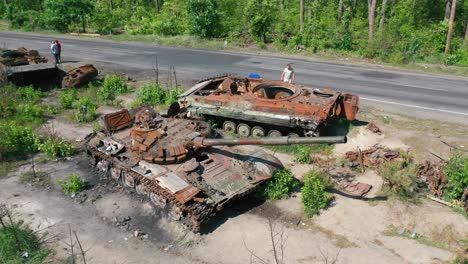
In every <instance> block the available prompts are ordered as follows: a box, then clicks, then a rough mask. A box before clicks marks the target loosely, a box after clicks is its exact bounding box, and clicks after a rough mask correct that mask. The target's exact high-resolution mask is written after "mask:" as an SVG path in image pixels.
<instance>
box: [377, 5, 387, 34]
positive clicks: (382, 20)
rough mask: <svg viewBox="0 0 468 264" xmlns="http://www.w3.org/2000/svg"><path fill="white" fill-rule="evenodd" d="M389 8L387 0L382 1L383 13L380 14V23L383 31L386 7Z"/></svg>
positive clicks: (380, 30)
mask: <svg viewBox="0 0 468 264" xmlns="http://www.w3.org/2000/svg"><path fill="white" fill-rule="evenodd" d="M386 8H387V0H383V2H382V15H381V16H380V23H379V32H382V31H383V28H384V23H385V9H386Z"/></svg>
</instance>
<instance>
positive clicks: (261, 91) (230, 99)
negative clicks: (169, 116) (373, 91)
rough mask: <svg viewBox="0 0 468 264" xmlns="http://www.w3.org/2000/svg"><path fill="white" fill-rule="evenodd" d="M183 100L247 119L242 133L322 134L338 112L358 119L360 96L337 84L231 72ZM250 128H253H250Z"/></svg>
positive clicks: (194, 108)
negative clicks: (305, 83) (340, 89)
mask: <svg viewBox="0 0 468 264" xmlns="http://www.w3.org/2000/svg"><path fill="white" fill-rule="evenodd" d="M180 102H181V104H182V107H183V106H188V111H190V112H191V113H192V114H195V115H203V116H204V117H206V118H211V119H213V120H219V119H221V120H222V121H223V122H224V121H230V122H233V123H234V125H237V126H239V124H243V126H242V130H243V131H242V132H241V131H238V132H239V134H241V135H248V134H255V132H257V133H258V132H259V131H260V130H259V129H258V127H260V128H261V129H263V131H264V132H265V134H268V133H266V132H267V131H270V130H275V131H281V132H283V133H284V134H286V135H287V134H288V133H297V134H299V135H304V136H316V135H318V134H319V129H320V128H321V127H324V126H326V125H327V123H328V122H329V120H330V119H332V118H334V117H340V116H341V117H344V118H346V119H348V120H354V119H355V118H356V114H357V112H358V105H359V97H358V96H357V95H353V94H347V93H341V92H335V91H333V90H331V89H313V88H310V87H305V86H300V85H294V84H289V83H284V82H280V81H265V80H259V79H250V78H241V77H233V76H226V77H222V78H213V79H210V80H207V81H204V82H202V83H199V84H197V85H195V86H194V87H192V88H191V89H189V90H188V91H186V92H185V93H183V94H182V95H181V96H180ZM232 127H233V125H232V123H230V124H229V128H230V129H232ZM253 127H257V129H256V130H255V129H253ZM223 128H224V127H223ZM250 128H252V132H251V133H247V131H248V129H250ZM260 133H262V132H260ZM277 134H278V133H276V134H275V135H277Z"/></svg>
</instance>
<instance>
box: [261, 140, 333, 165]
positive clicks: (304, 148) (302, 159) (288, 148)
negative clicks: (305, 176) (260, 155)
mask: <svg viewBox="0 0 468 264" xmlns="http://www.w3.org/2000/svg"><path fill="white" fill-rule="evenodd" d="M265 148H267V149H270V150H273V151H276V152H282V153H286V154H292V155H294V157H295V159H296V161H297V162H299V163H306V164H307V163H310V162H311V157H310V154H313V153H322V154H331V152H332V151H333V145H330V144H297V145H278V146H265Z"/></svg>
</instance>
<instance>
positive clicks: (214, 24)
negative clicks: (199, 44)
mask: <svg viewBox="0 0 468 264" xmlns="http://www.w3.org/2000/svg"><path fill="white" fill-rule="evenodd" d="M187 18H188V21H189V25H190V31H191V32H192V33H193V34H195V35H197V36H200V37H203V38H212V37H216V36H218V34H219V31H220V26H221V13H220V11H219V7H218V1H217V0H187Z"/></svg>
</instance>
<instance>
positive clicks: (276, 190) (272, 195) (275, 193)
mask: <svg viewBox="0 0 468 264" xmlns="http://www.w3.org/2000/svg"><path fill="white" fill-rule="evenodd" d="M297 187H299V182H298V181H297V180H296V179H295V178H294V177H293V175H292V172H291V171H290V170H289V169H282V170H278V171H277V172H275V174H274V175H273V178H272V179H271V180H269V181H267V182H266V183H265V185H263V186H262V188H260V194H261V195H262V196H263V197H264V198H265V199H268V200H278V199H284V198H287V197H289V194H291V192H293V191H294V189H296V188H297Z"/></svg>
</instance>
